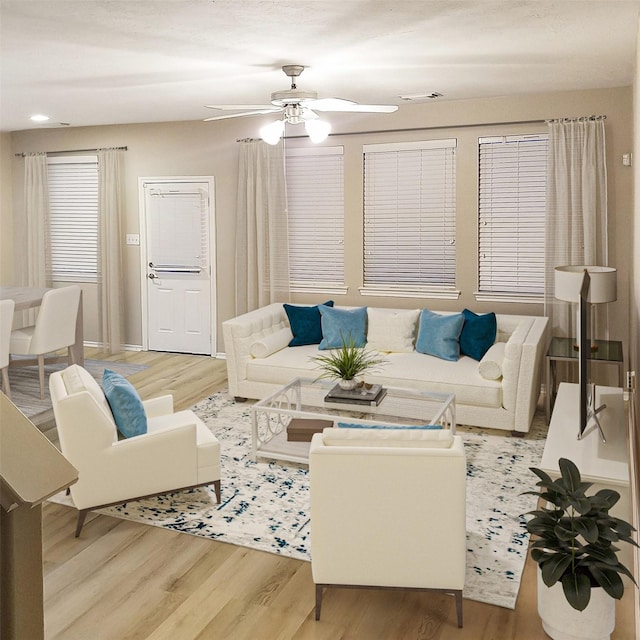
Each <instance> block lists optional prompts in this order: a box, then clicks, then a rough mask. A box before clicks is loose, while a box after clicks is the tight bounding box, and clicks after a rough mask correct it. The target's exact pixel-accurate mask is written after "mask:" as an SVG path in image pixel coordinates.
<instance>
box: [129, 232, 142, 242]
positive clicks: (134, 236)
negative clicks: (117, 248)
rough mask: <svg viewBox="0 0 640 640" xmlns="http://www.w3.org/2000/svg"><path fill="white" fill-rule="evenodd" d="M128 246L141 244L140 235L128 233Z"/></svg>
mask: <svg viewBox="0 0 640 640" xmlns="http://www.w3.org/2000/svg"><path fill="white" fill-rule="evenodd" d="M127 244H135V245H139V244H140V234H139V233H127Z"/></svg>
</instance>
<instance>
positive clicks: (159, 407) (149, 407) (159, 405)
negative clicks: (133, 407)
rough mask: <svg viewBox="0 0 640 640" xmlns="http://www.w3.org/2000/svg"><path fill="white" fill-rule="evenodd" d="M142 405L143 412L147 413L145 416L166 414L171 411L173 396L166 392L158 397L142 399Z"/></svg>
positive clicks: (151, 416) (153, 416)
mask: <svg viewBox="0 0 640 640" xmlns="http://www.w3.org/2000/svg"><path fill="white" fill-rule="evenodd" d="M142 406H143V407H144V412H145V413H146V414H147V418H155V417H157V416H166V415H167V414H169V413H173V396H172V395H171V394H167V395H164V396H160V397H158V398H150V399H149V400H143V401H142Z"/></svg>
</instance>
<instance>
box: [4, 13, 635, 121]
mask: <svg viewBox="0 0 640 640" xmlns="http://www.w3.org/2000/svg"><path fill="white" fill-rule="evenodd" d="M639 8H640V0H603V1H599V0H480V1H478V0H476V1H462V0H460V1H458V0H391V1H388V2H387V1H384V0H269V1H267V0H0V55H1V58H0V129H1V130H2V131H15V130H21V129H30V128H36V127H40V126H42V125H37V124H34V123H32V122H31V121H30V120H29V116H31V115H33V114H34V113H44V114H46V115H49V116H50V117H51V122H52V124H49V125H44V126H59V123H68V124H69V125H71V126H85V125H96V124H121V123H133V122H161V121H172V120H200V119H204V118H206V117H208V116H210V115H213V112H212V111H211V110H208V109H206V108H204V105H205V104H207V103H265V102H268V101H269V96H270V94H271V92H273V91H276V90H280V89H286V88H288V79H287V78H286V77H285V75H284V74H283V73H282V71H281V70H280V67H281V65H283V64H287V63H295V64H303V65H306V66H307V67H308V68H307V69H306V70H305V72H304V73H303V75H302V77H301V78H300V80H299V82H298V88H300V89H309V90H315V91H317V92H318V95H319V97H340V98H349V99H353V100H357V101H359V102H365V103H393V104H400V105H402V104H403V101H402V100H401V99H400V98H399V96H400V95H407V94H409V95H415V94H421V95H424V94H429V93H431V92H432V91H437V92H439V93H442V94H444V97H443V98H439V100H450V99H461V98H475V97H485V96H498V95H508V94H515V93H536V92H541V91H555V90H571V89H588V88H604V87H618V86H626V85H630V84H631V83H632V81H633V69H634V60H635V47H636V34H637V30H638V10H639Z"/></svg>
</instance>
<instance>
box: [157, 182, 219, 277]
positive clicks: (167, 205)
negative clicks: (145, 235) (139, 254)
mask: <svg viewBox="0 0 640 640" xmlns="http://www.w3.org/2000/svg"><path fill="white" fill-rule="evenodd" d="M149 196H150V197H151V198H152V199H153V209H152V219H151V220H150V225H149V258H150V260H151V262H153V264H154V265H155V266H157V267H162V266H164V267H168V266H175V267H187V268H188V267H200V268H202V269H206V268H208V267H209V246H208V238H209V233H208V225H209V216H208V207H207V204H208V193H207V190H206V189H203V188H201V187H200V186H198V185H197V184H195V183H194V184H191V183H185V184H183V185H180V187H178V188H174V189H171V190H163V189H161V188H152V189H150V190H149Z"/></svg>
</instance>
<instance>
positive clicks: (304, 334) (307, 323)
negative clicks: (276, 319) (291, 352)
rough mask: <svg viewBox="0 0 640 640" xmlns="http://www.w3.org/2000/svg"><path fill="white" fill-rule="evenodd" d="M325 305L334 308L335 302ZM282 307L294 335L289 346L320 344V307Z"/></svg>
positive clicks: (289, 305) (329, 301)
mask: <svg viewBox="0 0 640 640" xmlns="http://www.w3.org/2000/svg"><path fill="white" fill-rule="evenodd" d="M324 305H325V306H327V307H333V300H327V302H325V303H324ZM282 306H283V307H284V310H285V313H286V314H287V317H288V318H289V326H290V327H291V333H292V334H293V338H292V340H291V341H290V342H289V346H290V347H300V346H303V345H305V344H319V343H320V340H322V326H321V324H320V311H318V305H314V306H306V305H305V306H299V305H292V304H284V305H282ZM261 357H264V356H261Z"/></svg>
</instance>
